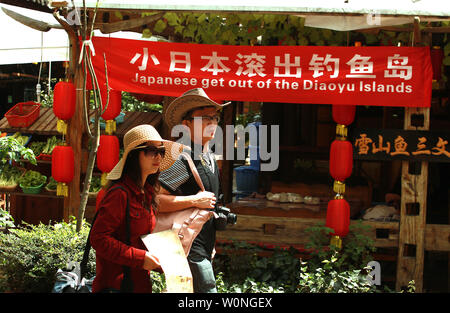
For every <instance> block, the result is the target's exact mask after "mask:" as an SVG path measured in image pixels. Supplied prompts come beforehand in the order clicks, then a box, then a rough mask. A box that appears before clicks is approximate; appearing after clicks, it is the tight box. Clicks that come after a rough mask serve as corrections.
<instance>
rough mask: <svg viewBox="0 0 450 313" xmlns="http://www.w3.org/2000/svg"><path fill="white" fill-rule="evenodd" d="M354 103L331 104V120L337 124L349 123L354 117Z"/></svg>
mask: <svg viewBox="0 0 450 313" xmlns="http://www.w3.org/2000/svg"><path fill="white" fill-rule="evenodd" d="M355 111H356V105H338V104H333V105H332V115H333V120H334V121H335V122H336V123H337V124H342V125H346V126H348V125H350V124H351V123H353V121H354V119H355Z"/></svg>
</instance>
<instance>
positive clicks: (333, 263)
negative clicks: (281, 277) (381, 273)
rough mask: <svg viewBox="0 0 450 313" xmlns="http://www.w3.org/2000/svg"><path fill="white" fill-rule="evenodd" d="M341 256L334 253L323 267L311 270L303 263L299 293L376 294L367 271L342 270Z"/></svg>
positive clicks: (325, 261)
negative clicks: (368, 278)
mask: <svg viewBox="0 0 450 313" xmlns="http://www.w3.org/2000/svg"><path fill="white" fill-rule="evenodd" d="M340 258H341V256H340V255H339V252H338V251H333V252H332V255H331V257H330V258H329V259H325V260H322V262H321V263H322V266H320V267H316V268H315V269H312V268H309V266H308V263H307V262H301V265H302V266H301V268H300V279H299V284H298V287H297V290H296V291H297V292H312V293H317V292H319V293H342V292H345V293H355V292H358V293H361V292H375V291H376V287H375V286H373V285H371V284H370V283H369V281H368V280H367V270H366V269H365V268H363V269H353V270H343V271H342V270H340V268H341V264H339V263H340V262H339V261H340Z"/></svg>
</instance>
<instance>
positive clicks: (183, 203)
mask: <svg viewBox="0 0 450 313" xmlns="http://www.w3.org/2000/svg"><path fill="white" fill-rule="evenodd" d="M156 201H157V203H158V210H159V211H160V212H173V211H179V210H184V209H187V208H191V207H197V208H201V209H214V206H215V205H216V196H215V195H214V193H212V192H209V191H199V192H198V193H197V194H195V195H189V196H174V195H172V194H170V192H168V191H167V190H166V189H164V188H162V187H161V188H160V191H159V194H158V195H157V198H156Z"/></svg>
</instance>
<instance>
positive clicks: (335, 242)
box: [330, 236, 342, 250]
mask: <svg viewBox="0 0 450 313" xmlns="http://www.w3.org/2000/svg"><path fill="white" fill-rule="evenodd" d="M330 245H332V246H335V247H336V249H338V250H341V249H342V238H341V237H339V236H331V239H330Z"/></svg>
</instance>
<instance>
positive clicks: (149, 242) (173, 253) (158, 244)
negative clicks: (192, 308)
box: [141, 230, 193, 293]
mask: <svg viewBox="0 0 450 313" xmlns="http://www.w3.org/2000/svg"><path fill="white" fill-rule="evenodd" d="M141 239H142V241H143V242H144V245H145V247H146V248H147V250H148V251H149V252H150V253H151V254H153V255H154V256H156V257H157V258H158V260H159V263H160V264H161V267H162V269H163V271H164V275H165V276H166V284H167V292H176V293H187V292H193V285H192V274H191V270H190V269H189V264H188V261H187V259H186V255H185V253H184V250H183V246H182V245H181V242H180V239H179V238H178V235H177V234H176V233H175V232H174V231H172V230H165V231H162V232H158V233H153V234H148V235H144V236H141Z"/></svg>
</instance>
